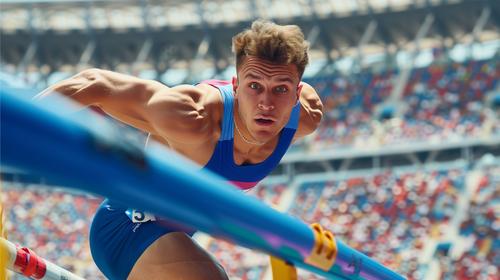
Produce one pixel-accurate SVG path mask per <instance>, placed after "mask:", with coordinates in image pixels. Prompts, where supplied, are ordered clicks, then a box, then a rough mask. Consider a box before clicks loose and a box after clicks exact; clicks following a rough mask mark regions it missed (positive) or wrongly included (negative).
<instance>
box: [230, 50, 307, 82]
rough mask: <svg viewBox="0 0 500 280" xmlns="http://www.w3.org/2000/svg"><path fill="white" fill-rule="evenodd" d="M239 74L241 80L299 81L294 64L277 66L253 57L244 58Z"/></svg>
mask: <svg viewBox="0 0 500 280" xmlns="http://www.w3.org/2000/svg"><path fill="white" fill-rule="evenodd" d="M238 70H239V72H240V73H239V74H240V75H242V77H243V78H254V79H268V78H272V79H273V80H278V81H284V82H286V81H289V82H291V83H294V80H298V79H299V74H298V71H297V66H296V65H295V64H277V63H273V62H271V61H268V60H265V59H261V58H258V57H254V56H249V57H245V58H244V60H243V61H242V64H241V67H240V69H238Z"/></svg>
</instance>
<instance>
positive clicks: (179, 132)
mask: <svg viewBox="0 0 500 280" xmlns="http://www.w3.org/2000/svg"><path fill="white" fill-rule="evenodd" d="M212 95H213V93H212V92H210V91H208V90H207V89H205V88H202V87H198V86H193V85H179V86H175V87H171V88H165V89H162V90H160V91H158V92H156V93H155V94H154V96H152V98H151V99H150V100H149V101H148V104H147V107H148V114H149V119H150V122H151V123H152V124H153V126H154V127H155V130H156V131H157V134H158V135H159V136H160V137H162V138H164V139H165V140H166V141H168V143H169V144H170V145H173V146H175V143H177V144H182V145H199V144H201V143H204V142H206V141H208V140H209V139H211V138H212V137H213V133H214V129H215V125H216V124H215V123H214V122H215V120H216V116H217V114H218V111H217V106H215V105H216V103H217V101H216V100H214V97H213V96H212Z"/></svg>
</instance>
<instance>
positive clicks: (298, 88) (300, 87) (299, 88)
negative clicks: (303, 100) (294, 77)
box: [297, 82, 304, 104]
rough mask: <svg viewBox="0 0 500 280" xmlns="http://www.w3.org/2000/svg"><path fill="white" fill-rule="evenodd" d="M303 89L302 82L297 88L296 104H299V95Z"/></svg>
mask: <svg viewBox="0 0 500 280" xmlns="http://www.w3.org/2000/svg"><path fill="white" fill-rule="evenodd" d="M303 87H304V84H303V83H302V82H300V83H299V85H298V86H297V104H298V103H299V102H300V93H301V92H302V88H303Z"/></svg>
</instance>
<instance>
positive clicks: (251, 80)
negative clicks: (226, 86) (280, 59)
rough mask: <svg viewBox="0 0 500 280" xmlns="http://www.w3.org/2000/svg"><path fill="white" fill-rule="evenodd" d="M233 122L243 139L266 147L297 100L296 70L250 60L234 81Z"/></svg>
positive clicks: (258, 60) (289, 65)
mask: <svg viewBox="0 0 500 280" xmlns="http://www.w3.org/2000/svg"><path fill="white" fill-rule="evenodd" d="M232 83H233V89H234V92H235V104H236V105H235V122H237V125H238V127H239V129H240V131H241V132H242V133H243V136H244V137H245V138H246V139H249V140H251V141H255V142H259V143H266V142H268V141H271V140H273V139H274V138H275V137H276V136H277V135H278V134H279V132H280V131H281V129H283V127H285V125H286V123H287V122H288V120H289V118H290V113H291V111H292V109H293V107H294V106H295V104H297V101H298V100H299V96H300V92H301V89H302V84H300V78H299V73H298V71H297V67H296V66H295V65H292V64H287V65H281V64H273V63H271V62H268V61H266V60H263V59H260V58H257V57H252V56H249V57H247V58H245V60H244V62H243V63H242V65H240V67H239V69H238V77H237V78H233V81H232Z"/></svg>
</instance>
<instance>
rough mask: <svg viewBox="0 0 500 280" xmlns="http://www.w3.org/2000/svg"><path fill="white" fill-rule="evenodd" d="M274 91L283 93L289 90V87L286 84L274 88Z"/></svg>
mask: <svg viewBox="0 0 500 280" xmlns="http://www.w3.org/2000/svg"><path fill="white" fill-rule="evenodd" d="M274 91H275V92H277V93H281V94H283V93H287V92H288V88H287V87H286V86H278V87H276V88H275V89H274Z"/></svg>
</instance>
